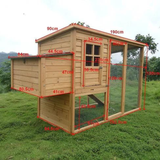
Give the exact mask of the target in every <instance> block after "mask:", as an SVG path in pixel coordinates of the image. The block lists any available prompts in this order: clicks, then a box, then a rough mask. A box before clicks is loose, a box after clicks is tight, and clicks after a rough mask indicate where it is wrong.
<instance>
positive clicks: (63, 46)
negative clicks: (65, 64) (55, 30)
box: [40, 31, 71, 54]
mask: <svg viewBox="0 0 160 160" xmlns="http://www.w3.org/2000/svg"><path fill="white" fill-rule="evenodd" d="M55 49H56V50H63V51H66V52H69V51H71V32H70V31H69V32H67V33H63V34H61V35H59V36H57V37H54V38H49V39H47V40H45V41H43V42H41V47H40V54H44V53H45V54H50V53H49V52H48V50H53V51H54V50H55Z"/></svg>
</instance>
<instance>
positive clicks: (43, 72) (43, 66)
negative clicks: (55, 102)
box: [40, 58, 46, 96]
mask: <svg viewBox="0 0 160 160" xmlns="http://www.w3.org/2000/svg"><path fill="white" fill-rule="evenodd" d="M45 60H46V59H45V58H41V76H40V79H41V81H40V84H41V85H40V86H41V96H45V85H46V84H45V79H46V64H45Z"/></svg>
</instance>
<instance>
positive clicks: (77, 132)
mask: <svg viewBox="0 0 160 160" xmlns="http://www.w3.org/2000/svg"><path fill="white" fill-rule="evenodd" d="M139 110H140V108H137V110H134V111H133V112H137V111H139ZM133 112H130V113H126V114H125V113H124V115H123V116H126V115H128V114H131V113H133ZM123 116H119V117H116V118H114V119H118V118H120V117H123ZM114 119H112V120H114ZM109 121H110V120H107V121H106V122H103V123H99V125H101V124H104V123H108V122H109ZM93 127H95V126H91V127H89V128H87V129H84V130H81V131H78V132H77V133H75V134H78V133H81V132H84V131H86V130H88V129H91V128H93Z"/></svg>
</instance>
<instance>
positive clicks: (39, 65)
mask: <svg viewBox="0 0 160 160" xmlns="http://www.w3.org/2000/svg"><path fill="white" fill-rule="evenodd" d="M38 69H39V70H38V72H39V73H38V81H39V82H38V91H39V96H42V94H41V58H39V59H38Z"/></svg>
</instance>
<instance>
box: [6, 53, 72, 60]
mask: <svg viewBox="0 0 160 160" xmlns="http://www.w3.org/2000/svg"><path fill="white" fill-rule="evenodd" d="M72 54H73V53H72V52H64V53H61V54H59V53H58V54H57V53H53V54H42V55H35V56H8V59H24V58H25V59H30V58H48V57H58V56H66V55H72Z"/></svg>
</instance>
